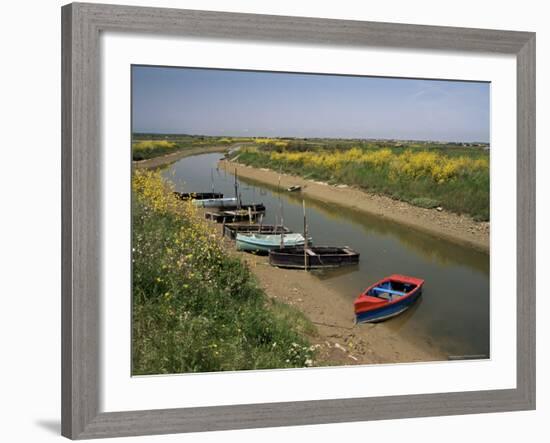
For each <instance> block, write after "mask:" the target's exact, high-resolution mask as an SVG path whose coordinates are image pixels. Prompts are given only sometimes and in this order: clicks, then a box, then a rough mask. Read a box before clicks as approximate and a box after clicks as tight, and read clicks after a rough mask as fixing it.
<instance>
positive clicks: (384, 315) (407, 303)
mask: <svg viewBox="0 0 550 443" xmlns="http://www.w3.org/2000/svg"><path fill="white" fill-rule="evenodd" d="M421 295H422V288H420V289H419V290H418V291H417V292H416V293H415V294H413V295H412V296H411V297H407V298H406V300H402V301H401V302H398V303H394V304H389V305H385V306H382V307H380V308H377V309H373V310H372V311H366V312H360V313H356V314H355V322H356V323H376V322H379V321H384V320H388V319H390V318H392V317H396V316H398V315H399V314H402V313H403V312H405V311H406V310H407V309H409V308H410V307H411V306H412V305H413V304H414V303H416V301H417V300H418V298H419V297H420V296H421Z"/></svg>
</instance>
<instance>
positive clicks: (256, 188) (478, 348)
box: [163, 153, 490, 358]
mask: <svg viewBox="0 0 550 443" xmlns="http://www.w3.org/2000/svg"><path fill="white" fill-rule="evenodd" d="M221 157H222V155H221V154H217V153H214V154H203V155H197V156H194V157H187V158H184V159H181V160H179V161H177V162H176V163H173V164H172V165H170V166H168V167H167V168H165V169H164V170H163V175H164V177H166V178H168V179H170V180H171V181H173V182H174V183H175V185H176V188H177V189H178V190H180V191H187V192H189V191H198V192H201V191H202V192H207V191H210V190H211V188H212V181H211V171H213V176H214V187H215V191H216V192H223V193H224V194H225V195H226V196H233V195H234V176H233V175H231V174H229V173H227V172H225V171H223V170H217V163H218V160H219V159H220V158H221ZM238 181H239V192H240V193H241V195H242V201H243V203H252V202H256V203H264V204H265V205H266V207H267V213H266V216H265V218H264V223H266V224H267V223H275V222H280V218H281V214H282V217H283V219H284V224H285V225H286V226H288V227H289V228H290V229H292V230H294V231H296V232H302V229H303V212H302V200H301V195H300V193H288V192H284V191H283V192H281V193H279V192H278V190H277V188H276V187H270V186H266V185H265V184H261V183H254V182H252V181H250V180H241V179H239V180H238ZM281 206H282V211H281V209H280V208H281ZM306 207H307V221H308V232H309V234H310V235H311V236H312V237H313V242H314V244H316V245H333V246H344V245H346V246H350V247H352V248H353V249H355V250H356V251H358V252H359V253H360V254H361V260H360V264H359V265H358V266H355V267H350V268H341V269H337V270H332V271H323V272H319V273H317V274H316V275H317V277H318V278H319V279H320V280H321V281H322V282H323V284H324V285H326V286H328V287H331V288H333V289H336V290H337V291H338V292H339V293H341V294H342V296H344V297H349V302H350V307H351V304H352V302H353V300H354V299H355V297H356V296H357V295H358V294H359V293H360V292H361V291H362V290H363V289H364V288H365V287H366V286H368V285H370V284H371V283H373V282H375V281H377V280H379V279H381V278H382V277H385V276H387V275H390V274H394V273H395V274H406V275H411V276H416V277H420V278H423V279H425V280H426V283H425V286H424V291H423V296H422V297H421V298H420V300H419V302H418V303H416V304H415V305H414V306H413V307H412V308H411V309H409V310H408V311H407V312H405V313H404V314H402V315H400V316H398V317H395V318H393V319H390V320H388V321H386V322H384V323H382V324H381V325H380V326H382V327H383V328H386V329H387V331H388V333H389V334H397V335H399V336H402V337H404V338H406V339H409V340H415V341H416V340H422V341H424V342H428V343H432V344H433V345H435V346H437V347H438V348H440V349H442V350H443V352H445V353H446V354H447V355H449V356H452V357H461V356H485V357H487V358H488V357H489V348H490V341H489V256H488V255H487V254H484V253H482V252H478V251H475V250H472V249H469V248H466V247H463V246H459V245H456V244H454V243H451V242H448V241H445V240H443V239H439V238H437V237H434V236H431V235H428V234H425V233H420V232H417V231H414V230H411V229H410V228H407V227H403V226H401V225H399V224H397V223H393V222H390V221H388V220H385V219H383V218H380V217H376V216H372V215H368V214H364V213H359V212H357V211H353V210H350V209H345V208H342V207H337V206H335V205H329V204H325V203H322V202H318V201H313V200H308V199H306Z"/></svg>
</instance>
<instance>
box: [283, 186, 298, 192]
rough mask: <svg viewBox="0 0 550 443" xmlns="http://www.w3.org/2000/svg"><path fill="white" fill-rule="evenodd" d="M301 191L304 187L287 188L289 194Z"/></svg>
mask: <svg viewBox="0 0 550 443" xmlns="http://www.w3.org/2000/svg"><path fill="white" fill-rule="evenodd" d="M301 189H302V187H301V186H300V185H293V186H290V187H288V188H286V190H287V191H288V192H295V191H300V190H301Z"/></svg>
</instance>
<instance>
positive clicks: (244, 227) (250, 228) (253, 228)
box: [223, 223, 290, 240]
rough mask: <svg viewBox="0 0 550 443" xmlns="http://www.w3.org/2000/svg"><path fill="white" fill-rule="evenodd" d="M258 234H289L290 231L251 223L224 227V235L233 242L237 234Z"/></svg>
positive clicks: (283, 227)
mask: <svg viewBox="0 0 550 443" xmlns="http://www.w3.org/2000/svg"><path fill="white" fill-rule="evenodd" d="M251 232H256V233H258V234H281V233H285V234H288V233H289V232H290V230H289V229H288V228H287V227H285V226H280V225H277V226H275V225H258V224H253V225H251V224H250V223H242V224H241V223H229V224H226V225H225V226H224V231H223V235H224V236H225V237H229V238H230V239H231V240H235V237H236V236H237V233H240V234H244V233H251Z"/></svg>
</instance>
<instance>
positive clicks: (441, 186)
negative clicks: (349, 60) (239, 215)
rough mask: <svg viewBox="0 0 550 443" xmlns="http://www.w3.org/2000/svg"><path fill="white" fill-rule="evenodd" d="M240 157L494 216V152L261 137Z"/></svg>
mask: <svg viewBox="0 0 550 443" xmlns="http://www.w3.org/2000/svg"><path fill="white" fill-rule="evenodd" d="M235 156H238V161H239V162H240V163H244V164H247V165H251V166H254V167H259V168H260V167H266V168H270V169H273V170H277V171H282V172H285V173H290V174H295V175H299V176H303V177H307V178H310V179H315V180H323V181H327V182H329V183H334V184H336V183H337V184H347V185H352V186H357V187H360V188H363V189H365V190H368V191H371V192H375V193H380V194H384V195H388V196H390V197H393V198H395V199H398V200H402V201H407V202H409V203H411V204H413V205H416V206H421V207H426V208H433V207H438V206H442V207H443V208H445V209H447V210H450V211H453V212H456V213H463V214H469V215H471V216H472V217H474V219H476V220H480V221H481V220H484V221H486V220H489V153H488V151H487V150H485V149H483V148H481V147H475V146H471V147H462V146H459V145H456V144H455V145H439V144H434V143H425V144H423V143H419V142H417V143H400V142H360V141H355V142H354V141H349V140H345V141H319V140H313V141H312V140H300V141H296V140H280V139H279V140H277V139H259V140H256V143H255V146H249V147H246V148H245V149H242V150H241V151H240V152H239V153H236V154H235Z"/></svg>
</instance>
